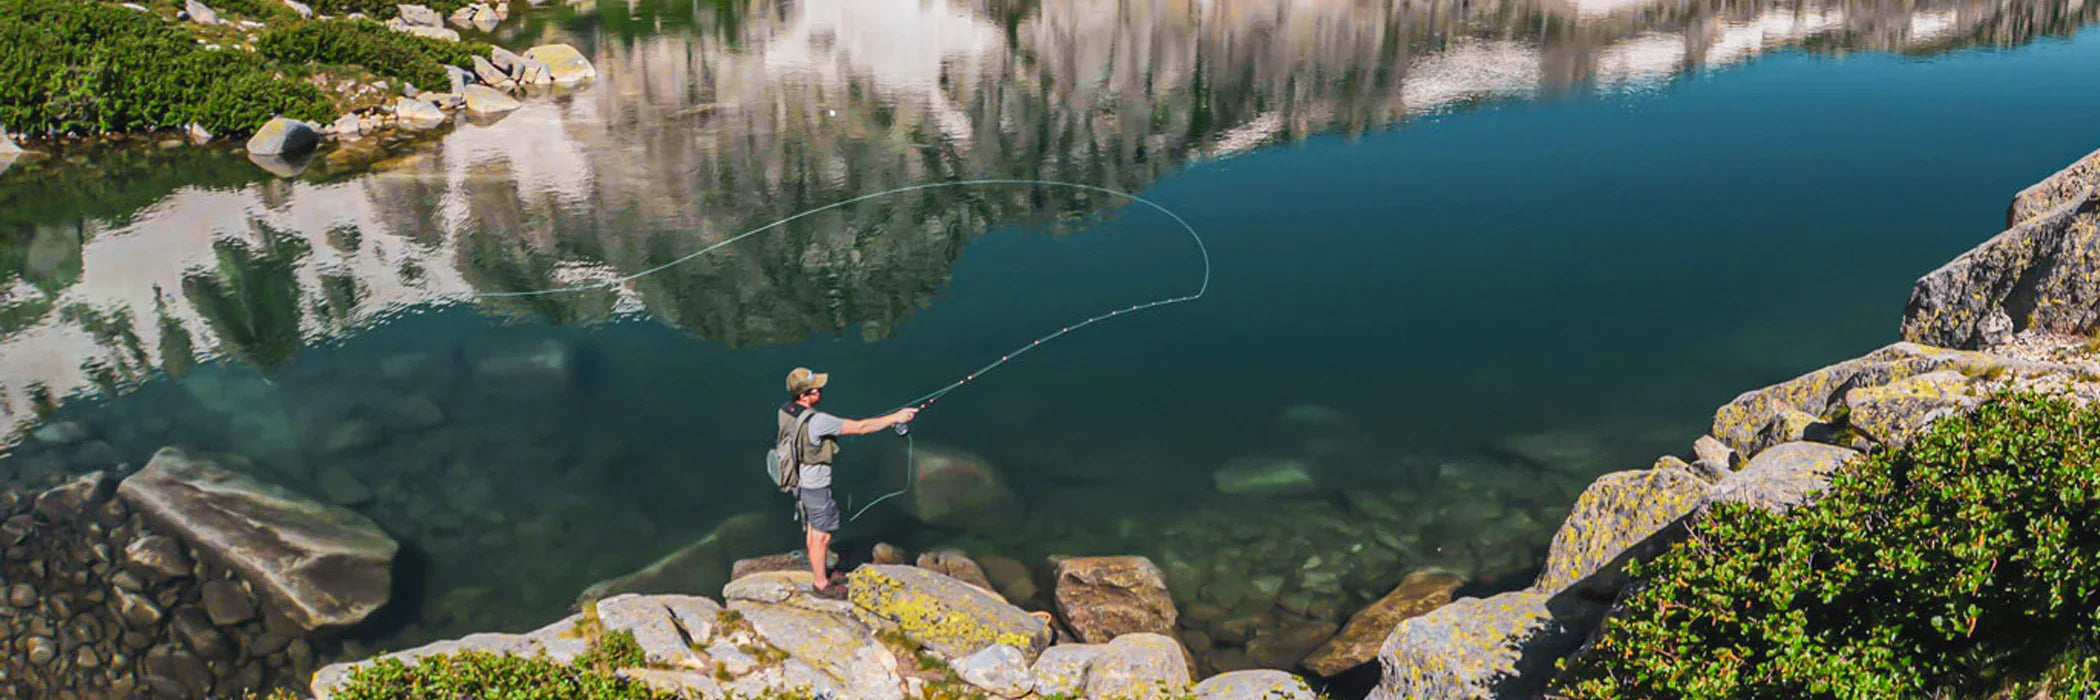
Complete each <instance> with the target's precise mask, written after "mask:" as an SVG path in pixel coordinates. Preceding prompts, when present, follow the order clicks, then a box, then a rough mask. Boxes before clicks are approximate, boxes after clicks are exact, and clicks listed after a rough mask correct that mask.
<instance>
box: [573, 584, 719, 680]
mask: <svg viewBox="0 0 2100 700" xmlns="http://www.w3.org/2000/svg"><path fill="white" fill-rule="evenodd" d="M597 609H598V620H599V621H600V622H602V623H604V624H605V629H606V631H608V632H618V631H626V632H629V633H632V634H633V635H634V641H635V642H636V643H638V644H639V645H640V646H641V647H642V654H643V656H645V657H646V658H647V659H648V660H649V663H651V664H659V665H664V666H672V667H679V666H692V667H695V668H698V667H699V666H701V665H702V664H701V663H700V655H699V654H698V653H696V652H694V651H693V645H694V643H695V642H696V641H697V642H699V643H702V644H705V643H706V642H707V640H705V639H700V640H693V639H690V638H688V637H687V636H686V632H685V630H684V629H683V628H681V627H680V626H679V625H678V621H677V619H676V618H674V617H672V615H671V609H670V607H668V606H666V605H665V604H664V601H663V600H661V599H660V597H659V596H644V595H635V594H632V593H630V594H626V595H617V596H613V597H611V598H607V599H605V600H601V601H598V605H597Z"/></svg>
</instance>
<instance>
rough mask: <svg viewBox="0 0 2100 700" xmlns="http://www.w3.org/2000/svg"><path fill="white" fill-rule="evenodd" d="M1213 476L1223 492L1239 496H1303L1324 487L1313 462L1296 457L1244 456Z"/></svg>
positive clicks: (1212, 480)
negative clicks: (1315, 475) (1315, 472)
mask: <svg viewBox="0 0 2100 700" xmlns="http://www.w3.org/2000/svg"><path fill="white" fill-rule="evenodd" d="M1210 478H1211V482H1212V483H1214V484H1216V485H1217V487H1218V490H1219V491H1223V492H1225V493H1229V494H1233V495H1237V496H1258V497H1270V498H1273V497H1284V496H1303V495H1306V494H1309V493H1313V492H1315V491H1318V490H1319V489H1320V485H1319V482H1318V480H1317V479H1315V478H1314V477H1313V465H1312V462H1311V461H1309V460H1305V459H1300V458H1296V457H1241V458H1238V459H1234V460H1232V461H1231V462H1228V463H1226V464H1225V466H1224V468H1221V469H1219V470H1217V471H1216V472H1212V473H1211V475H1210Z"/></svg>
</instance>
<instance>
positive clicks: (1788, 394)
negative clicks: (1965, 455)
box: [1371, 151, 2100, 700]
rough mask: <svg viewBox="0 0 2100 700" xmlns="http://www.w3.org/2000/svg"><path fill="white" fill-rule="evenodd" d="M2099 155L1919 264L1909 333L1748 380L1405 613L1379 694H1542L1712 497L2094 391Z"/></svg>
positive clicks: (2098, 346)
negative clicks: (1500, 562) (1507, 569)
mask: <svg viewBox="0 0 2100 700" xmlns="http://www.w3.org/2000/svg"><path fill="white" fill-rule="evenodd" d="M2096 172H2100V151H2096V152H2094V153H2092V154H2090V155H2087V156H2085V157H2084V158H2082V159H2080V160H2079V161H2078V162H2076V163H2074V164H2072V165H2071V166H2069V167H2067V168H2065V169H2064V170H2062V171H2060V172H2058V173H2056V174H2055V175H2052V176H2050V177H2049V178H2047V179H2045V180H2043V181H2041V182H2039V183H2037V184H2036V185H2034V186H2033V187H2030V188H2028V189H2026V190H2023V191H2021V192H2020V193H2019V194H2018V195H2017V196H2016V197H2015V198H2014V201H2013V204H2012V206H2011V207H2010V211H2009V215H2008V221H2007V225H2008V226H2009V228H2008V230H2006V231H2005V232H2004V233H2001V234H1999V235H1997V236H1996V237H1993V238H1991V239H1990V240H1988V241H1985V242H1984V243H1983V244H1982V245H1979V246H1978V247H1977V248H1975V249H1974V250H1971V251H1970V252H1968V253H1965V254H1963V255H1962V256H1960V257H1958V258H1956V259H1955V260H1954V261H1952V262H1949V263H1947V264H1946V265H1945V266H1943V267H1941V268H1940V269H1938V270H1935V271H1933V272H1931V273H1929V274H1927V275H1925V276H1924V277H1923V278H1921V279H1920V280H1919V281H1918V283H1917V285H1916V286H1915V288H1914V289H1913V291H1912V294H1911V299H1910V303H1909V305H1908V307H1907V308H1906V309H1905V312H1904V316H1903V323H1902V334H1903V337H1904V338H1905V340H1904V341H1903V342H1898V343H1895V344H1892V345H1889V346H1887V347H1884V348H1881V349H1878V350H1875V351H1874V352H1871V353H1868V354H1866V355H1864V356H1861V357H1858V358H1854V359H1851V360H1846V361H1844V362H1840V363H1837V364H1835V365H1831V366H1829V367H1825V368H1823V369H1819V370H1816V371H1814V372H1810V373H1808V374H1804V375H1802V376H1800V377H1796V378H1794V379H1791V380H1788V381H1786V382H1782V383H1779V384H1775V385H1772V386H1769V387H1765V388H1762V389H1757V390H1754V391H1750V392H1746V393H1744V394H1742V395H1741V396H1738V397H1736V398H1735V400H1733V401H1730V402H1729V403H1728V404H1727V405H1724V406H1722V407H1720V408H1719V409H1718V410H1716V411H1715V414H1714V419H1713V424H1712V427H1711V429H1710V431H1709V433H1708V434H1707V435H1705V436H1702V437H1700V438H1699V440H1698V441H1697V442H1696V443H1694V444H1693V445H1692V449H1691V450H1690V451H1689V452H1688V453H1686V454H1682V455H1664V456H1662V457H1660V458H1658V459H1657V460H1656V462H1655V464H1654V465H1653V466H1652V467H1649V468H1647V469H1638V470H1629V471H1620V472H1614V473H1611V474H1606V475H1604V476H1602V477H1599V478H1598V479H1597V480H1596V481H1594V482H1593V483H1591V484H1590V486H1589V487H1588V488H1587V489H1585V490H1584V491H1583V492H1582V495H1581V496H1580V497H1578V498H1577V499H1576V501H1575V505H1574V508H1573V510H1572V512H1571V513H1570V514H1569V516H1568V518H1567V520H1566V521H1565V522H1564V523H1562V525H1561V527H1560V529H1559V531H1558V532H1556V533H1555V534H1554V536H1553V542H1552V545H1551V548H1550V551H1549V552H1548V555H1547V557H1546V561H1545V564H1544V567H1543V571H1542V572H1541V573H1540V574H1539V576H1538V579H1537V580H1536V581H1535V582H1534V583H1533V584H1532V585H1531V586H1529V587H1527V588H1524V589H1522V590H1517V591H1511V592H1507V593H1501V594H1498V595H1494V596H1490V597H1487V598H1461V599H1459V600H1456V601H1453V602H1452V603H1450V604H1449V605H1445V606H1443V607H1440V608H1437V609H1435V610H1433V611H1430V612H1428V613H1427V614H1423V615H1420V616H1418V617H1413V618H1410V619H1407V620H1405V621H1403V622H1400V623H1399V624H1398V625H1397V626H1396V627H1394V628H1393V629H1392V632H1391V634H1390V636H1388V637H1386V639H1385V641H1384V644H1383V646H1382V647H1381V648H1380V650H1379V653H1378V659H1379V663H1380V666H1381V670H1382V675H1381V680H1380V683H1379V685H1378V687H1377V689H1376V690H1375V691H1374V692H1373V693H1372V694H1371V697H1373V698H1379V699H1387V698H1390V699H1394V700H1398V699H1400V698H1524V697H1537V696H1539V695H1540V694H1541V693H1542V692H1543V691H1544V689H1545V687H1546V684H1547V683H1548V682H1549V681H1550V680H1551V678H1552V677H1553V675H1554V674H1555V673H1556V662H1558V661H1559V660H1560V659H1563V658H1566V657H1567V656H1569V655H1570V654H1578V653H1581V652H1580V649H1581V646H1582V644H1583V643H1584V641H1585V640H1586V639H1588V638H1589V636H1590V635H1591V634H1592V633H1593V632H1594V631H1595V630H1596V629H1597V627H1598V625H1599V624H1600V623H1601V622H1602V621H1603V620H1604V619H1605V618H1606V617H1607V616H1609V615H1610V614H1612V610H1613V601H1614V600H1615V599H1616V598H1618V596H1619V595H1620V594H1621V593H1622V592H1624V591H1625V590H1626V589H1627V587H1628V585H1629V584H1630V581H1629V580H1628V579H1627V577H1626V576H1625V575H1624V574H1623V573H1621V569H1622V567H1623V566H1624V564H1625V563H1626V562H1628V561H1631V560H1636V559H1643V558H1646V557H1649V556H1652V555H1654V554H1655V553H1656V552H1658V551H1660V550H1661V548H1663V547H1666V546H1668V545H1669V544H1671V543H1673V542H1676V541H1677V540H1678V539H1680V538H1681V537H1682V535H1683V533H1684V526H1685V523H1687V522H1689V521H1691V520H1695V519H1697V518H1700V517H1702V513H1703V512H1704V509H1705V508H1706V507H1707V506H1709V505H1711V504H1714V503H1719V502H1735V503H1745V504H1750V505H1752V506H1755V507H1759V508H1763V509H1766V510H1769V511H1774V512H1781V513H1783V512H1785V511H1787V510H1789V509H1792V508H1795V507H1798V506H1800V505H1802V504H1804V503H1809V502H1812V501H1813V500H1814V499H1815V498H1816V496H1817V494H1818V493H1819V492H1820V491H1822V490H1823V489H1824V488H1825V487H1826V486H1827V485H1828V483H1829V476H1830V474H1831V473H1832V471H1833V470H1835V469H1837V468H1838V467H1840V466H1841V465H1843V464H1844V463H1845V462H1847V461H1848V460H1851V459H1854V458H1856V457H1858V456H1859V455H1861V454H1862V453H1865V452H1868V451H1872V450H1878V449H1883V448H1886V447H1891V446H1900V445H1903V444H1905V443H1907V442H1909V441H1910V440H1911V439H1913V438H1915V437H1916V436H1918V435H1920V434H1922V433H1923V431H1924V430H1925V429H1926V428H1927V427H1929V426H1930V425H1931V424H1932V423H1933V422H1934V421H1936V420H1939V419H1941V418H1944V417H1947V416H1950V415H1956V414H1959V413H1961V412H1963V411H1966V410H1968V409H1970V408H1973V407H1975V406H1976V405H1977V404H1978V403H1979V402H1980V401H1981V400H1982V399H1983V398H1984V397H1986V396H1989V395H1991V394H1993V393H1996V392H2001V391H2041V392H2049V393H2057V394H2062V395H2066V396H2071V397H2074V398H2076V399H2078V400H2080V401H2084V402H2091V401H2093V400H2095V399H2100V342H2096V341H2095V340H2094V339H2093V338H2094V337H2095V333H2096V332H2100V286H2096V285H2100V282H2096V280H2100V266H2096V265H2095V264H2094V262H2093V261H2094V260H2096V259H2100V188H2096V185H2100V177H2096V175H2095V174H2096Z"/></svg>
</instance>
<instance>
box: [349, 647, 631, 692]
mask: <svg viewBox="0 0 2100 700" xmlns="http://www.w3.org/2000/svg"><path fill="white" fill-rule="evenodd" d="M332 697H335V698H337V699H338V700H404V699H409V698H431V699H433V700H435V699H437V698H445V699H447V700H449V699H451V698H505V699H506V700H667V699H668V698H670V697H671V696H669V695H665V694H663V693H658V692H655V691H653V690H650V689H649V688H648V687H646V686H643V685H642V684H640V683H635V682H632V681H627V680H624V679H621V678H619V677H616V676H613V675H612V674H610V673H605V672H601V671H594V670H587V669H581V668H578V667H575V666H567V665H563V664H558V663H555V662H553V661H549V660H547V659H544V658H524V657H518V656H507V655H500V654H490V653H486V652H478V651H467V652H461V653H458V654H445V655H440V656H431V657H425V658H424V659H423V660H422V661H420V662H419V663H417V664H416V665H415V666H412V667H411V666H409V665H407V664H404V663H402V662H401V661H400V660H398V659H385V660H381V661H379V662H378V663H374V664H372V665H370V666H365V667H363V668H359V669H358V670H356V671H353V672H351V674H350V677H349V679H347V680H345V681H344V682H343V684H342V685H341V686H339V687H338V688H337V689H336V691H335V694H334V695H333V696H332Z"/></svg>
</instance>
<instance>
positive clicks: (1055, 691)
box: [1029, 644, 1108, 697]
mask: <svg viewBox="0 0 2100 700" xmlns="http://www.w3.org/2000/svg"><path fill="white" fill-rule="evenodd" d="M1106 648H1108V645H1107V644H1059V645H1057V646H1054V647H1050V648H1048V649H1044V650H1043V654H1042V655H1041V656H1038V657H1036V659H1035V666H1034V667H1032V668H1030V669H1029V675H1030V676H1031V677H1033V678H1034V679H1035V692H1036V694H1037V695H1044V696H1049V695H1069V696H1074V697H1077V696H1078V695H1079V694H1080V693H1084V692H1086V669H1087V666H1089V665H1091V664H1093V663H1094V657H1097V656H1100V655H1101V650H1102V649H1106Z"/></svg>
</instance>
